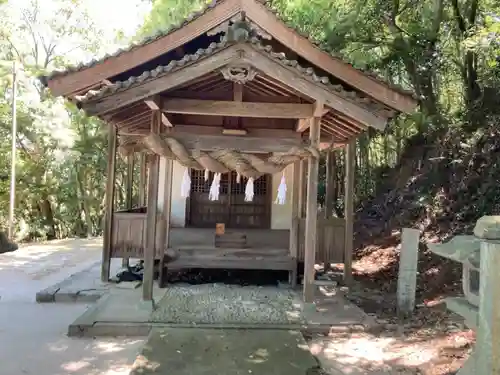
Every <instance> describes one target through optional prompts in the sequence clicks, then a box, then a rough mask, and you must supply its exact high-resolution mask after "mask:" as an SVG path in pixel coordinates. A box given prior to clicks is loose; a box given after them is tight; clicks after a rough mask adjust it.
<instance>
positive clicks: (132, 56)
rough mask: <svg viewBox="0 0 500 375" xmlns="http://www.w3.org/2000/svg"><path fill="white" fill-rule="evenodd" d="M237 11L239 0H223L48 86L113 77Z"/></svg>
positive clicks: (57, 88)
mask: <svg viewBox="0 0 500 375" xmlns="http://www.w3.org/2000/svg"><path fill="white" fill-rule="evenodd" d="M239 11H241V2H240V0H226V1H224V2H221V3H220V4H217V6H216V7H214V8H212V9H211V10H208V11H207V12H206V13H205V14H203V15H202V16H201V17H199V18H197V19H196V20H194V21H192V22H189V23H187V24H185V25H183V27H182V28H179V29H177V30H175V31H173V32H171V33H169V34H167V35H166V36H164V37H161V38H158V39H156V40H155V41H153V42H151V43H147V44H145V45H144V46H141V47H136V48H133V49H131V50H130V51H128V52H124V53H121V54H120V55H118V56H115V57H109V58H107V59H106V60H105V61H103V62H101V63H98V64H95V65H93V66H92V67H90V68H87V69H84V70H80V71H77V72H73V73H69V74H67V75H63V76H59V77H54V78H52V79H51V80H49V82H48V87H49V88H50V90H51V92H52V94H53V95H55V96H59V95H67V94H70V93H72V92H75V91H78V90H79V89H82V88H84V87H87V86H90V85H92V84H95V83H98V82H100V81H102V80H104V79H108V78H109V77H113V76H116V75H118V74H120V73H122V72H125V71H127V70H130V69H132V68H135V67H137V66H139V65H141V64H144V63H146V62H148V61H151V60H152V59H154V58H155V57H158V56H161V55H164V54H165V53H167V52H169V51H172V50H175V49H176V48H178V47H181V46H183V45H184V44H186V43H187V42H189V41H191V40H193V39H194V38H196V37H198V36H200V35H202V34H204V33H206V32H207V31H209V30H210V29H212V28H214V27H215V26H217V25H219V24H221V23H222V22H224V21H227V20H228V19H230V18H231V17H233V16H234V15H236V14H237V13H238V12H239Z"/></svg>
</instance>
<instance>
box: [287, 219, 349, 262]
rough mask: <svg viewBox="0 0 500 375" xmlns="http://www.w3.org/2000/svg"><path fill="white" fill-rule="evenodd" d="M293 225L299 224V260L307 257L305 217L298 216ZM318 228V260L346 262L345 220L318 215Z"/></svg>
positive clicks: (301, 260)
mask: <svg viewBox="0 0 500 375" xmlns="http://www.w3.org/2000/svg"><path fill="white" fill-rule="evenodd" d="M292 225H295V226H298V229H297V233H298V236H299V239H298V243H299V254H298V261H299V262H304V259H305V250H304V243H305V219H303V218H302V219H301V218H296V219H294V220H293V223H292ZM317 225H318V229H317V239H316V258H315V259H316V261H317V262H322V261H324V260H329V261H330V263H343V262H344V247H345V237H344V236H345V220H344V219H339V218H329V219H325V218H323V217H318V224H317Z"/></svg>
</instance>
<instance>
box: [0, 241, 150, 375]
mask: <svg viewBox="0 0 500 375" xmlns="http://www.w3.org/2000/svg"><path fill="white" fill-rule="evenodd" d="M101 243H102V240H101V239H90V240H61V241H51V242H47V243H42V244H28V245H24V246H21V248H20V249H19V250H17V251H15V252H12V253H6V254H0V348H1V350H0V363H2V366H1V368H0V374H2V375H24V374H33V375H35V374H36V375H65V374H82V375H83V374H85V375H122V374H128V373H129V366H130V365H131V364H132V363H133V360H134V358H135V355H136V353H137V352H138V350H139V349H140V347H141V345H142V343H143V340H140V339H127V338H112V339H70V338H68V337H67V336H66V332H67V328H68V325H69V324H70V323H72V322H73V321H74V320H75V319H76V318H77V317H78V316H79V315H81V314H82V313H83V312H84V311H85V310H86V308H87V305H85V304H59V303H58V304H37V303H35V293H36V292H37V291H39V290H40V289H43V288H45V287H47V286H50V285H52V284H54V283H56V282H59V281H61V280H63V279H65V278H67V277H68V276H69V275H71V274H73V273H75V272H78V271H79V270H81V269H85V268H88V267H89V264H95V263H96V262H99V260H100V254H101Z"/></svg>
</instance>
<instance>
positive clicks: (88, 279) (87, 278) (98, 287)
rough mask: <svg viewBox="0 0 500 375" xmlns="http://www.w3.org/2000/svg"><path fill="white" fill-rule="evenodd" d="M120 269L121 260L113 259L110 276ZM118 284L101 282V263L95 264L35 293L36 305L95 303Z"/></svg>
mask: <svg viewBox="0 0 500 375" xmlns="http://www.w3.org/2000/svg"><path fill="white" fill-rule="evenodd" d="M120 267H121V259H113V262H112V263H111V275H114V274H115V273H116V272H117V271H118V270H119V269H120ZM126 284H132V283H123V285H122V286H119V287H124V288H127V287H130V285H126ZM117 285H120V284H113V283H103V282H101V263H100V262H96V263H95V264H93V265H92V266H91V267H89V268H87V269H84V270H82V271H80V272H77V273H74V274H73V275H71V276H70V277H68V278H66V279H64V280H63V281H61V282H59V283H57V284H54V285H52V286H50V287H48V288H45V289H42V290H40V291H39V292H37V293H36V301H37V302H38V303H47V302H62V303H65V302H95V301H97V300H98V299H99V298H101V297H102V296H103V295H105V294H107V293H108V292H109V290H110V288H114V287H116V286H117Z"/></svg>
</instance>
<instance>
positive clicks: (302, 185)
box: [298, 160, 307, 218]
mask: <svg viewBox="0 0 500 375" xmlns="http://www.w3.org/2000/svg"><path fill="white" fill-rule="evenodd" d="M306 175H307V160H301V161H300V164H299V177H300V180H299V203H298V208H299V211H298V215H299V217H300V218H304V217H305V216H306V197H307V179H306Z"/></svg>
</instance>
